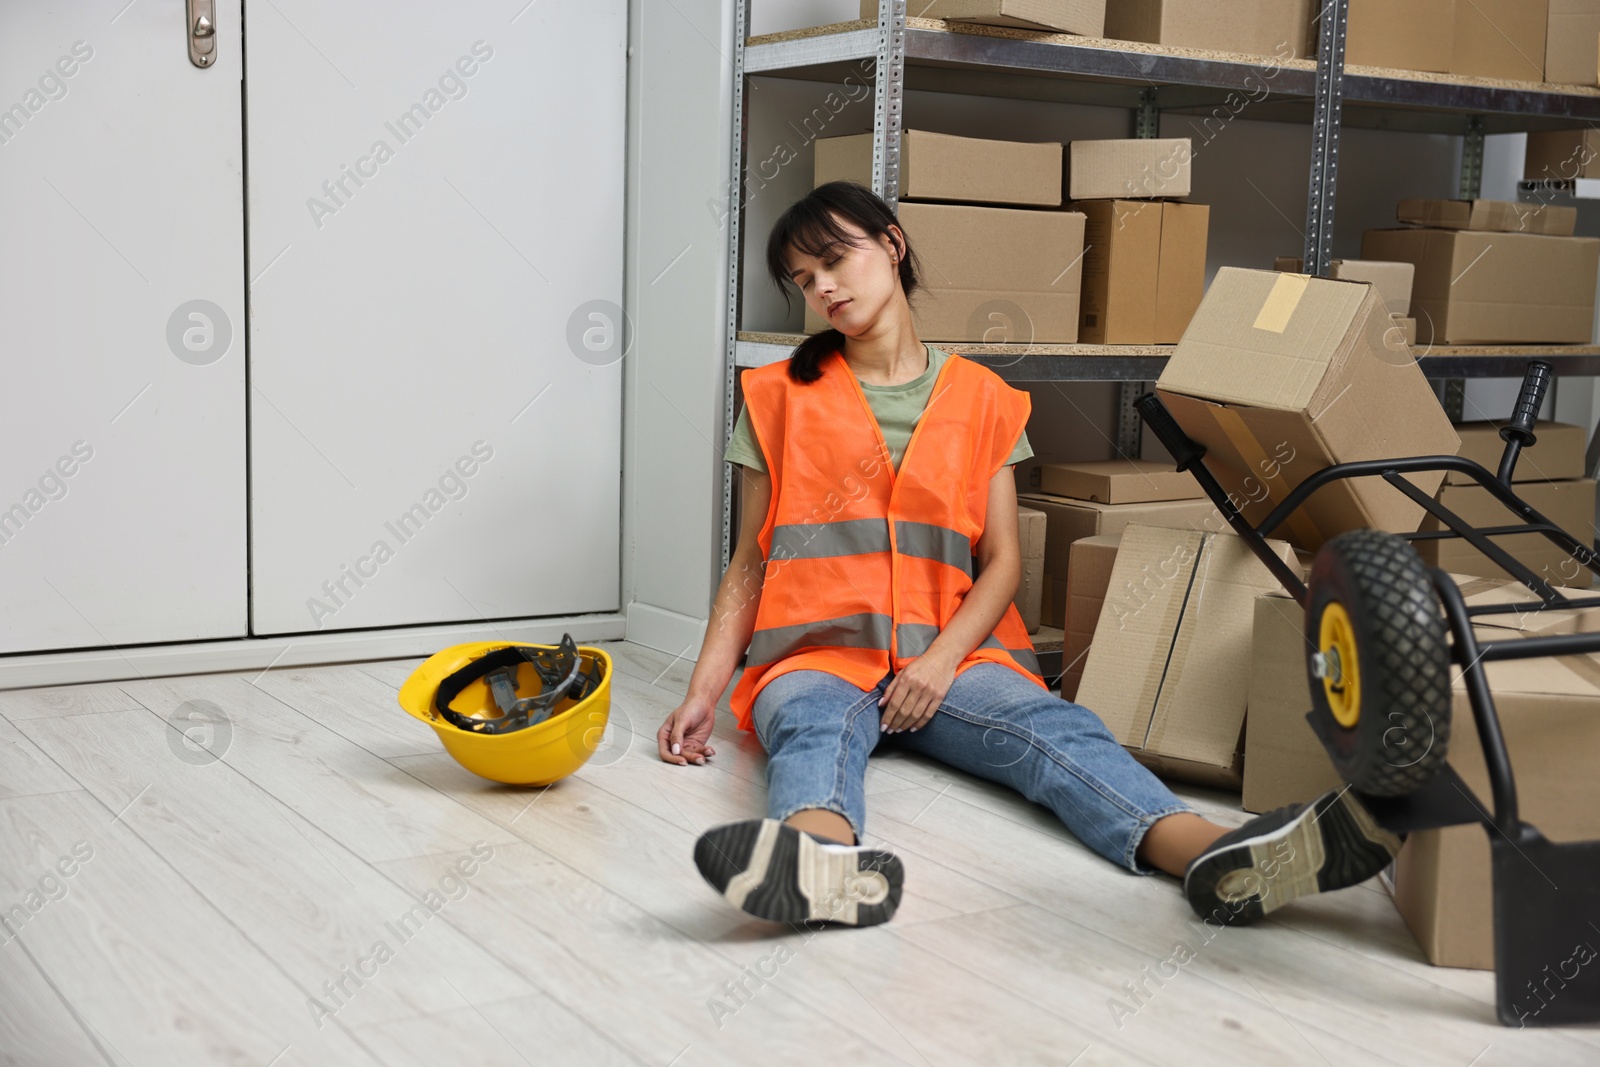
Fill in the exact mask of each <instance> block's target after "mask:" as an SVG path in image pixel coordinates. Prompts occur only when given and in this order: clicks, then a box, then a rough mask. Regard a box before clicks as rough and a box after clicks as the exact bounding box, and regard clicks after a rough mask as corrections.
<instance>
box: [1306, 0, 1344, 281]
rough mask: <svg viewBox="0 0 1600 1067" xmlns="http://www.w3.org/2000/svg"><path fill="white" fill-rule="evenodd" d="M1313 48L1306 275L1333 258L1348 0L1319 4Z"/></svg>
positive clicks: (1323, 270) (1323, 271) (1322, 269)
mask: <svg viewBox="0 0 1600 1067" xmlns="http://www.w3.org/2000/svg"><path fill="white" fill-rule="evenodd" d="M1320 17H1321V19H1322V28H1321V34H1320V44H1319V46H1318V48H1317V101H1316V111H1315V114H1314V117H1313V118H1312V121H1311V196H1310V199H1309V202H1308V204H1307V205H1306V252H1305V259H1306V273H1307V274H1314V275H1317V276H1318V277H1323V278H1326V277H1327V276H1328V270H1329V262H1330V261H1331V260H1332V259H1333V194H1334V184H1335V181H1336V179H1337V178H1338V175H1339V122H1340V115H1341V113H1342V112H1343V110H1344V42H1345V28H1346V27H1347V26H1348V25H1349V23H1350V0H1327V3H1325V4H1323V5H1322V14H1321V16H1320Z"/></svg>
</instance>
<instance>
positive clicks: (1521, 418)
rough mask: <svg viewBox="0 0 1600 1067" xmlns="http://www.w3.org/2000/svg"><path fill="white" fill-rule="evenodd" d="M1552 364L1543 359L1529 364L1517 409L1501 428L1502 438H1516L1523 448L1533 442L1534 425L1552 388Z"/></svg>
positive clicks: (1506, 439)
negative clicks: (1546, 394) (1545, 396)
mask: <svg viewBox="0 0 1600 1067" xmlns="http://www.w3.org/2000/svg"><path fill="white" fill-rule="evenodd" d="M1552 370H1553V368H1551V366H1550V364H1548V363H1546V362H1545V361H1544V360H1542V359H1536V360H1533V361H1532V362H1530V363H1529V364H1528V373H1527V374H1526V375H1524V377H1523V379H1522V392H1521V393H1520V394H1519V395H1518V396H1517V406H1516V410H1515V411H1513V412H1512V414H1511V421H1510V422H1509V423H1507V424H1506V425H1505V426H1504V427H1502V428H1501V430H1500V439H1501V440H1502V441H1510V440H1512V439H1515V440H1516V441H1517V442H1518V443H1519V444H1521V445H1522V447H1523V448H1527V447H1528V446H1529V445H1531V444H1533V441H1534V437H1533V425H1534V423H1535V422H1537V421H1538V418H1539V409H1540V408H1542V407H1543V406H1544V394H1545V393H1546V392H1548V391H1549V389H1550V378H1551V375H1552Z"/></svg>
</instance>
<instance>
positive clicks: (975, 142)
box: [812, 130, 1061, 207]
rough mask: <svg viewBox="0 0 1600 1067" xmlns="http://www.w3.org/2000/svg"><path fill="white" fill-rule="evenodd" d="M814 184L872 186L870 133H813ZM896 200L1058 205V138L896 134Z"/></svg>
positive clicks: (1059, 179)
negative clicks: (844, 135) (897, 143)
mask: <svg viewBox="0 0 1600 1067" xmlns="http://www.w3.org/2000/svg"><path fill="white" fill-rule="evenodd" d="M812 173H813V178H814V179H815V184H816V185H822V184H823V183H824V182H831V181H853V182H858V183H860V184H861V185H865V186H871V185H872V134H870V133H855V134H850V135H848V136H846V137H819V138H818V139H817V141H816V158H815V162H814V164H813V172H812ZM900 199H901V200H954V201H967V202H979V203H989V204H1021V205H1029V206H1036V207H1060V206H1061V145H1060V143H1059V142H1056V141H1050V142H1041V143H1033V142H1028V141H992V140H987V139H985V138H980V137H952V136H951V135H949V134H945V133H929V132H928V131H927V130H906V131H904V132H903V133H902V134H901V136H900Z"/></svg>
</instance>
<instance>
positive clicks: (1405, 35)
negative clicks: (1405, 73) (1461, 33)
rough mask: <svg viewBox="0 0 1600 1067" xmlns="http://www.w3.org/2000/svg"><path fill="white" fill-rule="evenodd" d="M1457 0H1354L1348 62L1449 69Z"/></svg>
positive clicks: (1346, 50) (1346, 51)
mask: <svg viewBox="0 0 1600 1067" xmlns="http://www.w3.org/2000/svg"><path fill="white" fill-rule="evenodd" d="M1455 17H1456V0H1350V23H1349V29H1348V30H1346V32H1345V44H1344V61H1345V65H1346V66H1350V65H1360V66H1368V67H1390V68H1398V69H1400V70H1431V71H1435V72H1437V73H1440V74H1445V73H1448V72H1449V70H1450V60H1451V58H1452V57H1453V56H1454V55H1455Z"/></svg>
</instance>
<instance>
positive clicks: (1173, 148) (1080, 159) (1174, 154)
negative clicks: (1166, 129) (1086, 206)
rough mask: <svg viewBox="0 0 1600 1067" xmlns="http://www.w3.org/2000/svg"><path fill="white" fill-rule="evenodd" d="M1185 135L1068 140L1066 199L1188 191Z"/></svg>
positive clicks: (1140, 196)
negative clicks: (1069, 141)
mask: <svg viewBox="0 0 1600 1067" xmlns="http://www.w3.org/2000/svg"><path fill="white" fill-rule="evenodd" d="M1192 154H1193V153H1192V149H1191V143H1190V140H1189V138H1187V137H1130V138H1120V139H1111V140H1098V141H1073V142H1071V143H1070V144H1068V145H1067V190H1068V192H1067V197H1068V199H1070V200H1117V199H1129V200H1134V199H1151V198H1158V197H1185V196H1188V195H1189V158H1190V156H1191V155H1192Z"/></svg>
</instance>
